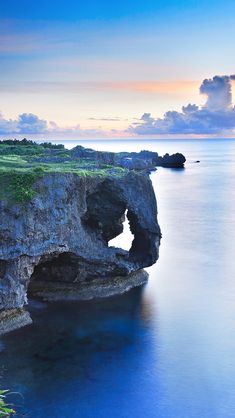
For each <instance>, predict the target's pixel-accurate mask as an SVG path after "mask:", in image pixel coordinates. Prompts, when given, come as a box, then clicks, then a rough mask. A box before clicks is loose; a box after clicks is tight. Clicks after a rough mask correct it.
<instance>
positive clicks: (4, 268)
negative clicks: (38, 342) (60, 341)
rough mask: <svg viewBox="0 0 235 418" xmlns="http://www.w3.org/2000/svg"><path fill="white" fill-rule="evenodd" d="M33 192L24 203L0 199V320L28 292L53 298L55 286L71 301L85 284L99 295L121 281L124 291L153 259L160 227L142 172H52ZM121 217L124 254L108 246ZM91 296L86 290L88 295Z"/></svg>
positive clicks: (19, 305)
mask: <svg viewBox="0 0 235 418" xmlns="http://www.w3.org/2000/svg"><path fill="white" fill-rule="evenodd" d="M33 188H34V190H35V191H36V192H37V194H36V196H35V197H34V198H33V199H32V200H31V201H29V202H27V203H22V204H14V205H12V204H9V203H7V201H4V200H1V201H0V211H1V217H0V242H1V247H0V277H1V282H0V283H1V285H0V310H1V311H2V313H3V312H4V315H5V313H6V311H9V312H15V311H16V309H19V310H20V309H21V308H22V307H23V306H24V305H25V304H26V303H27V292H28V291H30V292H32V293H35V294H38V295H42V296H44V297H46V296H48V299H51V298H52V299H53V297H52V295H53V293H54V291H55V290H56V289H57V290H58V289H59V291H61V289H63V290H65V289H71V288H72V287H73V286H75V287H76V289H77V293H78V296H79V289H81V295H82V294H84V295H85V297H86V291H85V290H84V289H86V288H87V289H88V288H89V286H90V285H92V284H95V285H94V287H93V293H94V292H95V294H97V295H99V294H100V293H99V292H100V289H99V283H101V287H102V286H103V287H105V284H106V283H112V282H113V284H114V287H115V286H116V284H117V277H123V278H125V277H127V276H128V277H129V278H128V279H125V280H126V283H127V288H128V286H129V287H131V285H132V284H133V285H134V282H135V280H134V277H135V276H134V275H135V273H134V272H136V271H137V270H140V269H142V268H143V267H146V266H150V265H152V264H153V263H154V262H155V261H156V260H157V258H158V249H159V242H160V229H159V226H158V223H157V206H156V199H155V195H154V191H153V188H152V184H151V181H150V179H149V177H148V176H147V175H146V174H143V173H142V174H136V173H135V172H129V173H127V174H125V175H123V176H121V177H119V178H117V177H115V176H113V177H112V176H110V177H99V176H96V177H95V176H92V177H89V176H88V177H81V176H79V175H76V174H69V173H67V174H66V173H61V174H60V173H51V174H46V175H44V176H43V177H42V178H39V179H38V180H37V181H36V183H35V184H34V186H33ZM125 213H127V217H128V219H129V223H130V229H131V231H132V233H133V235H134V240H133V242H132V243H130V250H129V252H128V251H124V250H122V249H118V248H115V247H109V246H108V242H109V240H111V239H112V238H114V237H115V236H117V235H119V234H120V233H121V232H122V229H123V225H122V223H123V219H124V214H125ZM125 280H124V282H125ZM128 280H129V281H128ZM136 280H137V282H138V280H139V279H136ZM91 288H92V287H90V289H91ZM106 290H107V289H106ZM84 292H85V293H84ZM55 293H56V292H55ZM68 293H69V292H68ZM93 293H92V292H91V291H90V292H88V297H92V296H95V294H93ZM106 293H107V292H106ZM111 293H112V292H111ZM113 293H115V291H113ZM58 294H60V293H58ZM71 295H72V293H71ZM104 295H105V292H104ZM67 296H68V294H67ZM101 296H102V292H101ZM68 297H69V296H68ZM81 297H82V296H81ZM71 298H72V296H71ZM0 320H1V318H0Z"/></svg>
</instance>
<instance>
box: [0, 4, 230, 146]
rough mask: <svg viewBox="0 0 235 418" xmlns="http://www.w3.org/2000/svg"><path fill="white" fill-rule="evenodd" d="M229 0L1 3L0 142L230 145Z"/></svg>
mask: <svg viewBox="0 0 235 418" xmlns="http://www.w3.org/2000/svg"><path fill="white" fill-rule="evenodd" d="M234 15H235V2H234V0H225V1H224V2H221V1H218V0H213V1H211V0H207V1H206V2H205V1H203V0H197V1H196V0H187V1H185V0H177V1H173V0H171V1H166V0H164V1H163V0H160V1H158V0H152V1H150V0H146V1H145V2H143V1H140V0H135V1H134V0H126V1H125V2H124V1H121V0H120V1H118V2H110V1H105V0H101V1H99V0H96V1H86V2H84V1H79V0H67V1H65V0H61V1H53V0H51V1H50V2H49V1H48V0H47V1H45V0H41V1H40V2H32V1H31V0H30V1H29V0H21V1H20V2H19V1H18V0H8V1H5V2H3V1H2V0H0V92H1V95H0V112H1V113H0V136H1V137H4V138H5V137H22V136H27V137H33V136H39V137H43V138H55V139H56V138H64V139H66V138H84V139H86V138H113V137H115V138H119V137H120V138H123V137H124V138H126V137H130V138H131V137H134V138H135V137H141V138H144V137H153V138H155V137H156V138H158V137H163V136H164V137H176V138H177V137H184V136H186V137H189V138H193V137H197V136H200V137H202V136H203V137H204V136H206V137H207V136H223V137H225V136H235V109H234V102H233V94H232V93H233V91H234V92H235V81H234V79H235V77H234V74H235V47H234V39H235V25H234Z"/></svg>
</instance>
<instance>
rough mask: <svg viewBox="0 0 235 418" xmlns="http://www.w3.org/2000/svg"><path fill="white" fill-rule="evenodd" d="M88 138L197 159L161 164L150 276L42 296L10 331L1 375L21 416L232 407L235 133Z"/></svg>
mask: <svg viewBox="0 0 235 418" xmlns="http://www.w3.org/2000/svg"><path fill="white" fill-rule="evenodd" d="M70 145H71V144H70ZM73 145H74V144H73ZM88 146H93V147H95V148H97V149H107V150H108V149H109V150H116V151H117V150H140V149H143V148H144V149H150V150H157V151H159V153H160V154H161V153H164V152H169V153H171V152H176V151H180V152H183V153H184V154H185V155H186V157H187V160H188V162H187V164H186V167H185V169H184V170H174V169H163V168H159V169H158V170H157V171H156V172H155V173H153V174H152V180H153V184H154V188H155V191H156V195H157V200H158V209H159V223H160V225H161V229H162V234H163V238H162V243H161V248H160V259H159V261H158V262H157V264H156V265H154V266H152V267H151V268H149V269H148V272H149V274H150V279H149V283H148V284H147V286H145V288H143V289H134V290H132V291H130V292H129V293H127V294H125V295H123V296H120V297H115V298H110V299H105V300H98V301H89V302H83V303H72V304H71V303H69V304H68V303H60V304H58V303H55V304H48V305H47V304H45V303H41V302H35V301H32V302H31V303H30V311H31V315H32V317H33V319H34V324H33V325H31V326H28V327H26V328H24V329H21V330H18V331H17V332H15V333H11V334H9V335H7V336H5V337H3V338H1V340H0V350H1V353H0V358H1V369H0V371H1V376H2V377H1V381H0V383H1V384H2V385H3V386H4V387H9V388H10V389H11V390H12V391H14V392H17V393H16V394H14V395H12V400H13V401H14V403H15V404H16V405H17V406H18V411H19V413H18V414H17V417H20V416H26V417H30V418H44V417H54V418H57V417H58V418H78V417H79V418H88V417H89V418H93V417H95V418H143V417H145V418H199V417H200V418H230V417H231V418H234V416H235V393H234V388H235V303H234V301H235V261H234V242H235V210H234V207H235V193H234V184H235V164H234V161H235V141H233V140H201V141H199V140H195V141H188V140H184V141H180V140H177V141H168V140H165V141H155V142H151V141H146V142H141V141H139V142H130V141H128V142H123V141H121V142H109V143H107V142H104V141H100V142H96V143H94V142H93V143H91V142H89V143H88ZM195 160H200V161H201V162H200V164H195V163H194V162H193V161H195ZM128 240H130V237H129V234H128V233H127V234H126V235H125V234H124V235H122V236H120V242H121V243H123V245H127V243H128Z"/></svg>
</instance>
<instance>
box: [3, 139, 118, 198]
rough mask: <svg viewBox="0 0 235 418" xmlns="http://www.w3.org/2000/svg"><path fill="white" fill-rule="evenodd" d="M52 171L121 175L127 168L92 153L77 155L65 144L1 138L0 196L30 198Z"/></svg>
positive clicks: (87, 175)
mask: <svg viewBox="0 0 235 418" xmlns="http://www.w3.org/2000/svg"><path fill="white" fill-rule="evenodd" d="M91 155H92V154H91ZM48 173H72V174H75V175H78V176H81V177H94V176H96V177H97V176H100V177H105V176H110V175H112V176H118V177H120V176H123V175H124V174H125V173H126V169H123V168H121V167H114V166H112V165H110V164H99V163H98V162H97V161H96V160H92V158H90V157H89V158H78V157H74V156H73V154H72V153H71V151H70V150H67V149H65V148H64V146H63V145H53V144H51V143H42V144H37V143H35V142H33V141H28V140H26V139H24V140H22V141H17V140H5V141H0V199H7V200H8V201H10V202H11V203H14V202H16V203H24V202H28V201H30V200H31V199H32V198H33V197H34V196H35V195H36V194H37V191H38V188H35V187H34V184H35V182H36V181H37V180H38V179H40V178H42V177H43V176H45V175H46V174H48Z"/></svg>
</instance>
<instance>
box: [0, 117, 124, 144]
mask: <svg viewBox="0 0 235 418" xmlns="http://www.w3.org/2000/svg"><path fill="white" fill-rule="evenodd" d="M110 132H111V133H112V136H118V134H119V131H116V130H111V131H103V130H102V129H83V128H81V126H80V125H79V124H76V125H74V126H68V127H61V126H59V125H57V123H56V122H53V121H50V122H47V121H46V120H44V119H40V118H39V117H38V116H37V115H34V114H32V113H22V114H20V115H19V116H18V117H17V118H16V119H6V118H4V117H3V115H2V114H1V113H0V135H1V136H10V137H11V136H12V135H15V136H18V135H24V136H27V135H43V136H46V137H48V138H51V137H55V136H56V137H74V138H77V137H84V138H91V137H94V138H95V137H108V136H110Z"/></svg>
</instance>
